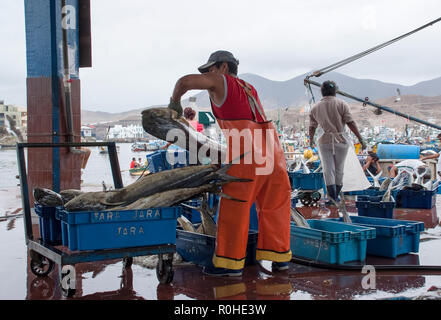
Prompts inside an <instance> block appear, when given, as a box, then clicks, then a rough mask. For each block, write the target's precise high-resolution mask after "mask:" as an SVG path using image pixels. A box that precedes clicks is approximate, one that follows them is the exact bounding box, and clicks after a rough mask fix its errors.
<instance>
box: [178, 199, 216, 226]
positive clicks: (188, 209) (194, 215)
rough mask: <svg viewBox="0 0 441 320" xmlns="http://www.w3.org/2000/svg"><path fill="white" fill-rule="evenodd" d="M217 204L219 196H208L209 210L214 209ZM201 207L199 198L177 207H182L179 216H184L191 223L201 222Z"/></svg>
mask: <svg viewBox="0 0 441 320" xmlns="http://www.w3.org/2000/svg"><path fill="white" fill-rule="evenodd" d="M218 202H219V196H217V195H215V194H211V193H210V194H208V206H209V208H211V209H212V208H214V207H216V206H217V204H218ZM201 205H202V199H201V198H195V199H191V200H188V201H185V202H183V203H181V204H180V205H179V206H180V207H182V211H181V214H182V215H184V216H185V217H186V218H187V219H188V220H190V221H191V223H200V222H201V213H200V212H199V210H200V207H201Z"/></svg>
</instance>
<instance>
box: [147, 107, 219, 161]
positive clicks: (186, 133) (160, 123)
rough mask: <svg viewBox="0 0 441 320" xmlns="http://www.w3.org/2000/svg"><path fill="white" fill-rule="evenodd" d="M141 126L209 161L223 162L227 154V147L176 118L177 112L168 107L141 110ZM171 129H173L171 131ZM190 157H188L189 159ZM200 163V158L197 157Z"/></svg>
mask: <svg viewBox="0 0 441 320" xmlns="http://www.w3.org/2000/svg"><path fill="white" fill-rule="evenodd" d="M142 127H143V128H144V130H145V131H146V132H147V133H149V134H151V135H152V136H154V137H156V138H158V139H161V140H164V141H167V142H171V143H173V144H176V145H177V146H179V147H181V148H183V149H186V150H188V151H189V152H191V153H194V151H195V150H191V149H192V148H197V154H199V151H200V150H201V149H202V150H201V151H202V154H204V155H206V156H207V157H209V158H210V159H211V163H213V164H219V163H223V162H224V161H225V158H226V154H227V147H226V146H224V145H221V144H219V143H218V142H216V141H215V140H213V139H210V138H209V137H207V136H205V135H203V134H202V133H200V132H198V131H196V130H194V129H193V127H192V126H191V125H190V124H189V123H188V122H187V121H186V120H185V119H184V118H182V117H181V118H178V113H177V112H176V111H174V110H172V109H169V108H150V109H146V110H144V111H142ZM171 130H173V131H171ZM191 160H192V159H191V158H190V161H191ZM197 161H198V163H201V159H199V158H198V159H197Z"/></svg>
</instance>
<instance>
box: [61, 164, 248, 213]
mask: <svg viewBox="0 0 441 320" xmlns="http://www.w3.org/2000/svg"><path fill="white" fill-rule="evenodd" d="M232 165H233V163H230V164H228V165H225V166H223V167H221V168H219V166H217V165H199V166H186V167H182V168H175V169H172V170H164V171H160V172H156V173H151V174H148V175H146V176H143V177H142V178H140V179H138V180H137V181H136V182H134V183H132V184H130V185H128V186H127V187H124V188H121V189H117V190H111V191H98V192H87V193H84V194H82V195H80V196H78V197H75V198H73V199H72V200H71V201H69V202H68V203H66V204H65V208H66V210H67V211H90V210H92V211H96V210H106V209H109V208H114V207H117V206H119V207H122V206H127V205H129V204H131V203H133V202H135V201H137V200H139V199H141V198H145V197H148V196H151V195H153V194H156V193H160V192H164V191H167V190H173V189H180V188H192V187H198V186H201V185H204V184H207V183H208V182H210V181H216V180H217V181H220V182H223V183H228V182H248V181H251V180H249V179H240V178H236V177H233V176H230V175H228V174H227V173H226V172H227V171H228V169H229V168H230V167H231V166H232Z"/></svg>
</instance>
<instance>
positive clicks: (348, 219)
mask: <svg viewBox="0 0 441 320" xmlns="http://www.w3.org/2000/svg"><path fill="white" fill-rule="evenodd" d="M340 197H341V200H340V203H337V201H335V200H334V199H332V198H331V197H329V199H331V201H332V202H333V203H334V204H335V206H336V207H337V208H338V211H339V212H341V213H342V215H343V221H344V222H347V223H352V220H351V217H350V216H349V214H348V212H347V211H346V201H345V196H344V193H343V192H342V193H341V196H340Z"/></svg>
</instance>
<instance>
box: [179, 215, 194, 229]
mask: <svg viewBox="0 0 441 320" xmlns="http://www.w3.org/2000/svg"><path fill="white" fill-rule="evenodd" d="M178 223H179V224H180V225H181V227H182V229H183V230H184V231H188V232H196V229H195V228H194V226H193V224H192V223H191V221H190V220H188V219H187V218H186V217H185V216H180V217H178Z"/></svg>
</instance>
